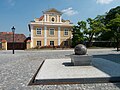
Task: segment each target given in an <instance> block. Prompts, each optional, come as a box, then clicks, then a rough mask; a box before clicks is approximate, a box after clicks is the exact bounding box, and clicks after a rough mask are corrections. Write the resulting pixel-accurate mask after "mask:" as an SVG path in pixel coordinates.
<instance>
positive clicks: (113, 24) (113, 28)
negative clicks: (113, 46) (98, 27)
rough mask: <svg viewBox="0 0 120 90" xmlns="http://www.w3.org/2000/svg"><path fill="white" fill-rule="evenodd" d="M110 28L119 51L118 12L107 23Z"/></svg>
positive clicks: (119, 30)
mask: <svg viewBox="0 0 120 90" xmlns="http://www.w3.org/2000/svg"><path fill="white" fill-rule="evenodd" d="M107 26H108V27H109V28H111V32H113V34H114V38H115V40H116V41H117V51H118V47H119V41H120V40H119V38H120V14H118V13H117V14H116V15H115V18H114V19H112V20H110V22H109V23H108V24H107Z"/></svg>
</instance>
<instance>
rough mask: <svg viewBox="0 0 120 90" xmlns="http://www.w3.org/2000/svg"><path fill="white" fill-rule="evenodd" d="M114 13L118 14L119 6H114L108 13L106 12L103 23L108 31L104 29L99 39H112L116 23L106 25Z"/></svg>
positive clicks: (119, 12) (113, 16) (113, 17)
mask: <svg viewBox="0 0 120 90" xmlns="http://www.w3.org/2000/svg"><path fill="white" fill-rule="evenodd" d="M116 14H120V6H118V7H116V8H112V9H111V10H110V11H109V12H108V13H106V15H105V18H104V24H105V25H106V27H107V29H109V31H107V32H106V31H104V32H103V33H102V34H101V36H100V37H101V40H109V41H113V40H114V39H115V38H114V32H115V30H116V27H115V26H116V25H115V24H114V26H113V25H111V26H110V25H108V24H110V21H111V20H113V19H115V18H116Z"/></svg>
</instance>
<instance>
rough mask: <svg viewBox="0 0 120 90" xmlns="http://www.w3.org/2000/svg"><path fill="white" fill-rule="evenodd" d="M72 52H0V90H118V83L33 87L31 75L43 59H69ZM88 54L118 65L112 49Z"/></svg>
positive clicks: (119, 86)
mask: <svg viewBox="0 0 120 90" xmlns="http://www.w3.org/2000/svg"><path fill="white" fill-rule="evenodd" d="M72 53H73V50H72V49H71V50H44V51H43V50H39V51H35V50H34V51H15V54H14V55H13V54H12V51H0V90H120V83H94V84H65V85H33V86H28V83H29V82H30V80H31V79H32V77H33V75H34V74H35V72H36V71H37V69H38V68H39V66H40V64H41V63H42V61H43V60H45V59H52V58H54V59H55V58H57V59H59V58H69V57H66V56H65V55H69V54H72ZM88 54H90V55H93V57H101V58H105V59H109V60H111V61H114V62H118V63H120V52H116V51H115V50H114V49H88Z"/></svg>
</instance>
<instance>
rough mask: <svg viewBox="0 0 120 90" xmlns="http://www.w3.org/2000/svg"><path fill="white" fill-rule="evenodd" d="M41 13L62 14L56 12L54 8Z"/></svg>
mask: <svg viewBox="0 0 120 90" xmlns="http://www.w3.org/2000/svg"><path fill="white" fill-rule="evenodd" d="M43 13H59V14H62V12H60V11H58V10H56V9H55V8H51V9H49V10H46V11H43Z"/></svg>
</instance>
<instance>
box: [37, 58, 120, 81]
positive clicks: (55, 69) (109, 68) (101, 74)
mask: <svg viewBox="0 0 120 90" xmlns="http://www.w3.org/2000/svg"><path fill="white" fill-rule="evenodd" d="M92 62H93V63H92V66H72V65H71V59H46V60H45V62H44V64H43V66H42V67H41V69H40V70H39V72H38V74H37V76H36V78H35V80H36V81H37V82H38V81H40V80H47V79H48V80H49V81H50V80H56V79H57V80H60V79H62V80H64V79H65V80H66V79H68V80H70V79H78V78H79V79H81V78H110V77H119V76H120V71H119V68H120V64H118V63H114V62H112V61H108V60H105V59H102V58H94V59H93V61H92Z"/></svg>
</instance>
